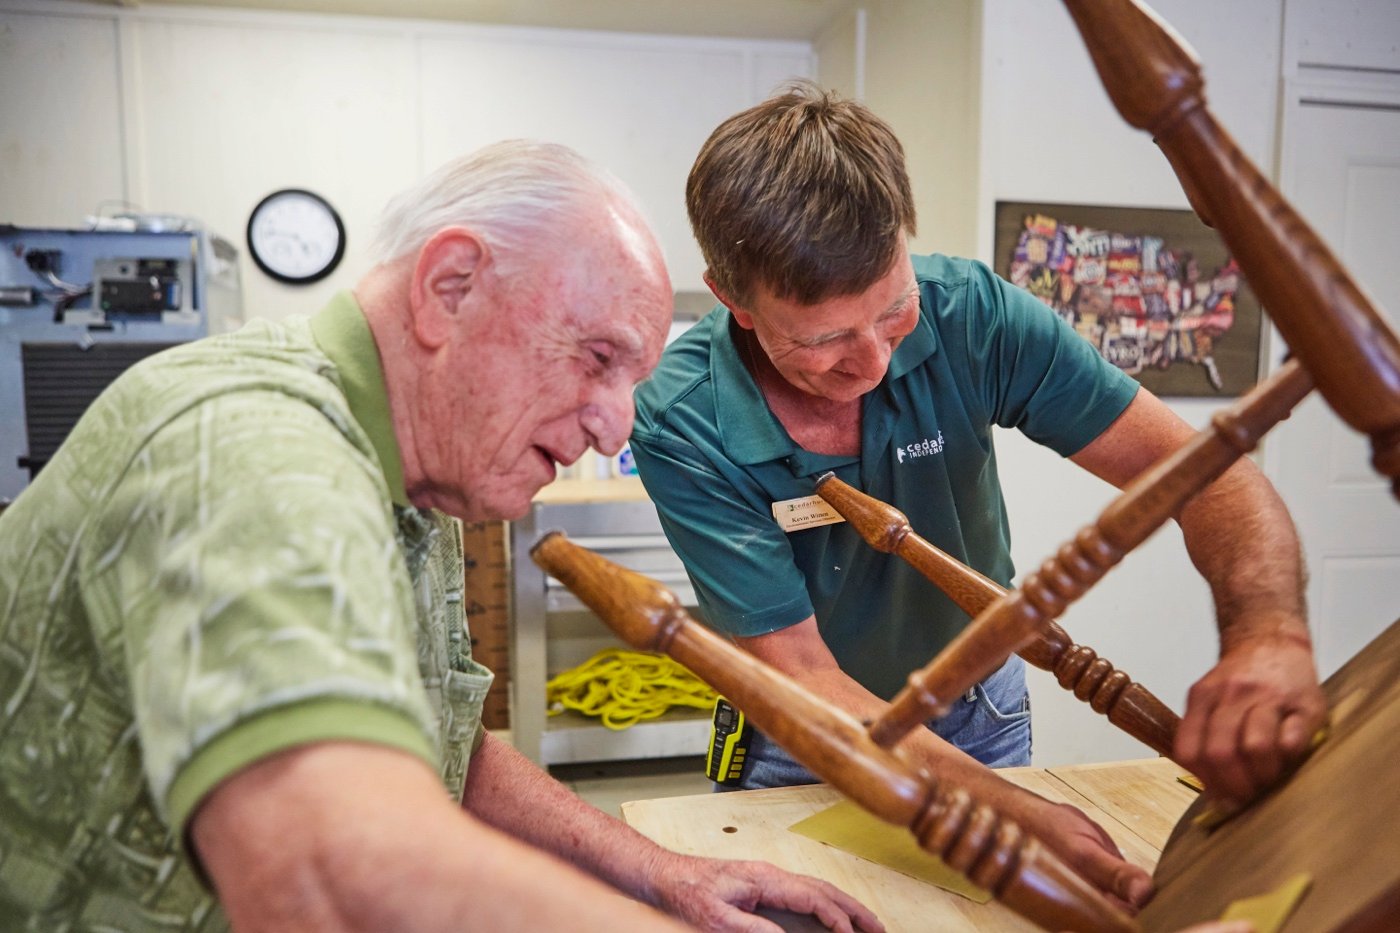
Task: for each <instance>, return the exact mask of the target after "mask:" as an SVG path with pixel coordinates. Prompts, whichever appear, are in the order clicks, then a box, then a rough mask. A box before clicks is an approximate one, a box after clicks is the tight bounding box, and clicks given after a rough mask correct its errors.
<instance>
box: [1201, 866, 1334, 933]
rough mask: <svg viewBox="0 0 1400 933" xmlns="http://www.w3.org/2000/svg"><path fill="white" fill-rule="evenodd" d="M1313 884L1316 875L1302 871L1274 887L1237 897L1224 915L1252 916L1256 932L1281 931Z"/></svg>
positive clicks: (1270, 932) (1226, 916) (1223, 918)
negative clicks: (1256, 894)
mask: <svg viewBox="0 0 1400 933" xmlns="http://www.w3.org/2000/svg"><path fill="white" fill-rule="evenodd" d="M1311 885H1312V876H1311V875H1309V874H1307V873H1306V872H1301V873H1299V874H1296V875H1294V876H1293V877H1292V878H1289V879H1288V880H1287V881H1285V882H1284V883H1283V884H1281V885H1279V886H1278V887H1277V888H1275V889H1274V890H1272V891H1268V892H1266V893H1264V894H1260V895H1259V896H1257V897H1246V898H1242V899H1241V900H1238V901H1234V902H1233V903H1231V904H1230V906H1229V907H1226V908H1225V913H1224V914H1222V915H1221V917H1220V919H1221V920H1248V921H1250V922H1251V923H1253V924H1254V933H1278V930H1279V928H1280V927H1282V926H1283V924H1284V921H1285V920H1287V919H1288V917H1289V915H1290V914H1292V913H1293V909H1294V908H1295V907H1297V906H1298V902H1299V901H1301V900H1302V899H1303V895H1304V894H1306V893H1308V888H1309V887H1310V886H1311Z"/></svg>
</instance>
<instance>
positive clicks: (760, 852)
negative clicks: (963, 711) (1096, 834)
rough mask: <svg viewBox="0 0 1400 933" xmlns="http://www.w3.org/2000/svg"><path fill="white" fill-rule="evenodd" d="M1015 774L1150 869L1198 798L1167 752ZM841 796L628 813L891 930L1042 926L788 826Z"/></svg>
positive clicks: (821, 792) (652, 806) (745, 795)
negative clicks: (833, 891) (815, 890)
mask: <svg viewBox="0 0 1400 933" xmlns="http://www.w3.org/2000/svg"><path fill="white" fill-rule="evenodd" d="M998 773H999V774H1001V775H1002V776H1003V777H1005V778H1007V779H1008V780H1010V781H1011V782H1012V783H1015V784H1018V785H1020V786H1022V787H1025V788H1027V789H1029V790H1033V791H1035V792H1036V793H1038V794H1040V795H1041V796H1043V797H1046V798H1048V799H1050V800H1054V801H1059V802H1064V803H1071V804H1073V805H1074V806H1076V807H1079V808H1080V809H1081V810H1083V811H1084V812H1085V813H1086V814H1088V816H1089V817H1090V819H1092V820H1094V821H1095V822H1097V823H1098V824H1099V825H1100V826H1102V827H1103V828H1104V829H1105V830H1107V831H1108V833H1109V835H1111V836H1112V837H1113V839H1114V841H1115V842H1117V843H1118V847H1119V848H1120V849H1121V850H1122V851H1123V855H1124V857H1125V858H1127V859H1128V860H1129V861H1131V862H1133V863H1135V864H1137V865H1141V866H1142V867H1143V868H1145V869H1147V870H1148V871H1151V870H1152V868H1153V866H1154V865H1156V862H1157V858H1158V856H1159V855H1160V854H1161V850H1162V846H1163V845H1164V844H1165V843H1166V841H1167V836H1168V835H1169V834H1170V832H1171V829H1172V827H1173V826H1174V825H1175V824H1176V821H1177V819H1178V818H1179V817H1180V815H1181V813H1182V812H1183V811H1184V810H1185V809H1186V807H1187V806H1188V805H1189V804H1190V803H1191V801H1193V800H1194V799H1195V797H1196V794H1195V792H1194V791H1192V790H1191V789H1190V788H1188V787H1186V786H1185V785H1184V784H1182V783H1180V782H1179V781H1178V780H1177V776H1178V775H1180V774H1181V773H1182V772H1181V768H1180V766H1179V765H1177V764H1175V763H1173V762H1171V761H1169V760H1167V759H1165V758H1150V759H1143V760H1140V761H1125V762H1113V763H1109V764H1095V765H1074V766H1068V767H1062V768H1046V769H1041V768H1007V769H1004V770H1002V771H1000V772H998ZM839 800H841V795H840V794H839V793H837V792H836V791H835V790H832V789H831V788H830V787H827V786H826V785H824V784H815V785H809V786H806V787H783V788H775V789H773V790H756V791H740V792H735V793H727V794H701V795H698V796H692V797H670V798H664V799H658V800H638V801H633V802H630V803H624V804H623V805H622V818H623V819H624V820H626V821H627V823H628V824H630V825H631V826H633V827H635V828H636V829H637V830H639V831H640V832H642V833H643V834H645V835H647V836H649V837H651V838H652V839H654V840H656V841H657V842H659V843H660V844H662V845H664V846H666V847H667V848H670V849H674V850H676V851H679V852H686V853H690V854H695V855H708V856H718V857H722V858H757V859H763V860H764V861H768V862H772V863H773V864H775V865H779V866H781V867H783V868H786V869H788V870H790V871H795V872H800V873H803V874H808V875H814V876H816V877H818V878H823V879H825V880H827V881H830V882H831V883H832V884H835V885H836V886H837V887H839V888H841V889H843V890H845V891H847V892H849V893H850V894H851V895H853V896H854V897H856V898H857V899H859V900H860V901H862V902H863V903H865V904H866V905H867V906H869V907H870V908H871V909H872V910H874V911H875V913H876V914H877V915H878V916H879V917H880V919H881V920H882V921H884V923H885V926H886V928H887V929H888V930H889V931H890V933H923V931H929V930H938V931H940V933H942V931H950V933H951V931H960V930H992V931H1017V933H1019V931H1029V930H1035V929H1037V928H1036V927H1035V926H1034V925H1033V924H1031V923H1030V922H1029V921H1027V920H1024V919H1022V918H1021V917H1019V916H1017V915H1016V914H1014V913H1012V912H1011V911H1010V910H1008V909H1006V908H1005V907H1003V906H1001V905H1000V904H998V903H996V902H995V901H992V902H989V903H986V904H977V903H975V902H973V901H970V900H967V899H965V898H962V897H959V896H958V895H955V894H950V893H948V892H946V891H943V890H942V889H940V888H937V887H933V886H932V885H929V884H926V883H924V882H922V881H917V880H915V879H913V878H910V877H907V876H905V875H902V874H899V873H898V872H895V871H893V870H891V869H888V868H885V867H884V866H882V865H877V864H875V863H873V862H868V861H866V860H864V859H861V858H858V857H856V856H854V855H850V854H848V853H846V852H843V851H841V850H839V849H835V848H832V847H831V846H827V845H824V844H822V843H819V842H816V841H815V840H812V839H809V838H807V837H805V836H800V835H798V834H796V833H793V832H789V831H788V827H789V826H791V825H792V824H793V823H796V822H798V821H799V820H802V819H804V818H806V817H808V816H811V815H812V814H813V813H817V812H819V811H821V810H824V809H825V808H827V807H829V806H831V805H832V804H834V803H837V802H838V801H839Z"/></svg>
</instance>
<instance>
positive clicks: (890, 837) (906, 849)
mask: <svg viewBox="0 0 1400 933" xmlns="http://www.w3.org/2000/svg"><path fill="white" fill-rule="evenodd" d="M788 829H789V830H790V831H791V832H794V833H798V834H799V835H802V836H806V837H807V838H809V839H815V840H817V841H818V842H824V843H826V844H827V845H829V846H834V847H835V848H837V849H840V850H841V851H843V852H849V853H850V854H852V855H856V856H859V857H860V858H863V859H866V860H867V861H871V862H875V863H876V864H878V865H884V866H885V867H887V868H892V869H894V870H895V871H897V872H899V873H900V874H904V875H908V876H909V877H911V878H917V879H918V880H920V881H925V882H928V883H929V884H932V885H937V886H938V887H940V888H942V889H943V890H945V891H952V892H953V893H954V894H959V895H961V896H963V897H966V898H968V899H970V900H974V901H976V902H977V903H979V904H985V903H986V902H987V901H989V900H991V899H992V895H991V893H990V892H987V891H984V890H982V889H981V888H979V887H977V886H976V885H975V884H973V883H972V882H971V881H968V880H967V879H966V878H965V877H963V876H962V875H961V874H959V873H958V872H956V871H954V870H953V869H951V868H949V867H948V865H947V864H946V863H944V861H943V860H942V859H941V858H939V857H938V856H936V855H933V854H931V853H928V852H925V851H924V850H923V849H921V848H919V844H918V842H916V841H915V840H914V834H913V833H911V832H909V830H907V829H904V828H903V827H899V826H894V825H892V824H890V823H886V822H885V821H884V820H881V819H878V818H877V817H874V816H871V815H870V814H869V813H867V812H865V811H864V810H862V809H861V808H860V807H858V806H856V805H855V804H854V803H852V802H851V801H849V800H843V801H841V802H840V803H837V804H835V805H834V806H831V807H828V808H827V809H825V810H822V811H821V812H819V813H814V814H812V815H811V816H809V817H807V818H806V819H804V820H799V821H798V822H796V823H793V824H792V825H791V826H789V827H788Z"/></svg>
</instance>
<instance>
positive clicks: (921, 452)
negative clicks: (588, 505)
mask: <svg viewBox="0 0 1400 933" xmlns="http://www.w3.org/2000/svg"><path fill="white" fill-rule="evenodd" d="M894 452H895V455H896V456H897V457H899V462H900V463H903V462H904V461H905V460H906V459H907V460H917V459H918V458H919V457H931V456H933V455H934V454H941V453H943V432H942V431H939V432H938V436H937V437H926V438H924V439H923V440H921V441H915V442H914V443H912V444H906V445H905V446H903V447H896V448H895V449H894Z"/></svg>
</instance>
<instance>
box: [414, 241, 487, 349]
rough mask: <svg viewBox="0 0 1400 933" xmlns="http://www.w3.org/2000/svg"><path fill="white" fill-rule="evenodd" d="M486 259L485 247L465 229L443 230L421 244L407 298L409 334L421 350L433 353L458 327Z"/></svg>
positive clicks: (460, 324)
mask: <svg viewBox="0 0 1400 933" xmlns="http://www.w3.org/2000/svg"><path fill="white" fill-rule="evenodd" d="M489 258H490V253H489V251H488V250H487V248H486V244H485V243H483V242H482V241H481V238H480V237H478V236H477V235H476V234H475V233H474V232H472V231H471V230H468V229H467V228H466V227H444V228H443V229H441V230H439V231H438V232H437V233H435V234H433V235H432V236H431V237H430V238H429V239H428V242H426V243H424V244H423V248H422V249H420V250H419V251H418V262H417V264H416V265H415V266H414V269H413V281H412V283H411V285H410V286H409V298H410V305H411V308H412V311H413V333H414V336H415V337H417V338H418V342H419V343H421V344H422V345H423V346H424V347H426V348H427V349H429V350H436V349H437V348H439V347H441V346H442V345H443V344H444V343H446V342H447V340H448V338H449V337H450V336H451V335H452V331H453V329H454V328H459V327H461V326H462V315H463V314H464V313H465V312H466V307H465V306H466V303H467V301H468V300H469V296H471V293H472V289H473V288H474V287H475V286H476V280H474V279H473V276H475V275H477V273H479V272H480V271H481V270H482V269H483V268H484V267H485V264H486V263H487V262H488V261H489ZM477 297H479V296H477Z"/></svg>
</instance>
